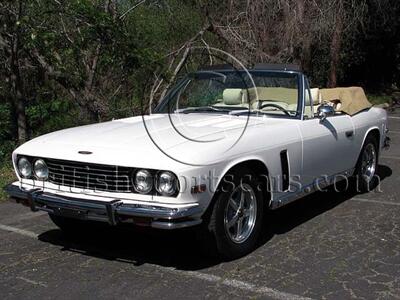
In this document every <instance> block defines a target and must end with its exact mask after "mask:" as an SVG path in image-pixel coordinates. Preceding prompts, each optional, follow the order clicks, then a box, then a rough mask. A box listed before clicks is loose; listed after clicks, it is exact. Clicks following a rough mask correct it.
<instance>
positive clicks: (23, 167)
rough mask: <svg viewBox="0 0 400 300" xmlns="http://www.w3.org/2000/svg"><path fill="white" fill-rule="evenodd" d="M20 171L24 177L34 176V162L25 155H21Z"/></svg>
mask: <svg viewBox="0 0 400 300" xmlns="http://www.w3.org/2000/svg"><path fill="white" fill-rule="evenodd" d="M18 171H19V173H20V174H21V176H22V177H24V178H29V177H31V176H32V164H31V163H30V162H29V160H27V159H26V158H25V157H21V158H20V159H19V160H18Z"/></svg>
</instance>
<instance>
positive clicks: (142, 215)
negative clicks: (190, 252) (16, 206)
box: [4, 184, 202, 229]
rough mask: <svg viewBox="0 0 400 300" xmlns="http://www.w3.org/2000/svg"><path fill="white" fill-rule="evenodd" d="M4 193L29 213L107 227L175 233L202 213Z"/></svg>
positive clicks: (10, 189)
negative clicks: (121, 225)
mask: <svg viewBox="0 0 400 300" xmlns="http://www.w3.org/2000/svg"><path fill="white" fill-rule="evenodd" d="M4 190H5V192H6V193H7V194H8V195H9V196H10V197H11V198H12V199H14V200H15V201H16V202H18V203H21V204H23V205H26V206H29V207H30V208H31V210H32V211H39V210H41V211H45V212H48V213H51V214H55V215H59V216H64V217H69V218H75V219H80V220H92V221H100V222H107V223H109V224H110V225H113V226H115V225H117V224H119V223H123V222H124V223H125V222H128V223H129V222H130V223H134V224H137V225H141V226H150V227H153V228H159V229H177V228H184V227H190V226H195V225H198V224H200V223H201V221H202V220H201V213H202V209H201V208H200V207H199V205H198V204H191V205H176V206H175V207H170V206H169V207H166V206H160V205H149V204H126V203H124V202H123V201H122V200H118V199H116V200H110V201H97V200H87V199H79V198H72V197H67V196H64V195H63V196H61V195H57V194H52V193H48V192H43V191H42V189H32V190H25V189H24V188H22V187H20V186H18V185H16V184H10V185H8V186H6V187H5V189H4Z"/></svg>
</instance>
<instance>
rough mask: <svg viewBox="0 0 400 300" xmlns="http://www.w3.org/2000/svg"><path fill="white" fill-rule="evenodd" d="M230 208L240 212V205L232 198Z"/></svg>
mask: <svg viewBox="0 0 400 300" xmlns="http://www.w3.org/2000/svg"><path fill="white" fill-rule="evenodd" d="M229 206H230V207H231V208H232V209H233V210H234V211H238V210H239V206H238V204H237V203H236V202H235V200H234V199H233V198H232V197H231V198H230V199H229Z"/></svg>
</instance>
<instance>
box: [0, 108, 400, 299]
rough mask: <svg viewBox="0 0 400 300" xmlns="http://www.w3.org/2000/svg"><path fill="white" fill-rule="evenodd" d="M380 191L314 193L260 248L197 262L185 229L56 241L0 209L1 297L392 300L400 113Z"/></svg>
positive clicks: (398, 239)
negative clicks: (224, 259) (234, 256)
mask: <svg viewBox="0 0 400 300" xmlns="http://www.w3.org/2000/svg"><path fill="white" fill-rule="evenodd" d="M390 128H391V134H390V136H391V137H392V148H391V149H390V150H389V151H386V152H384V153H383V157H382V159H381V162H380V163H381V166H380V168H379V173H380V175H381V176H382V179H383V180H382V183H381V192H371V193H369V194H364V195H354V194H351V193H347V194H336V193H332V192H327V193H318V194H315V195H312V196H309V197H307V198H305V199H303V200H300V201H298V202H296V203H294V204H292V205H290V206H288V207H286V208H282V209H280V210H278V211H275V212H274V213H273V214H272V216H271V223H272V224H273V226H272V227H271V229H270V230H269V231H268V232H266V233H265V235H264V237H263V240H262V242H261V243H260V247H259V248H258V249H257V250H256V251H254V252H253V253H252V254H250V255H248V256H246V257H244V258H242V259H239V260H236V261H232V262H219V261H212V260H209V259H205V258H202V257H201V256H200V254H199V252H198V251H197V248H198V247H197V245H196V242H195V240H194V238H193V234H192V232H191V231H179V232H161V233H160V232H158V231H147V230H146V231H143V230H140V229H135V230H131V229H128V228H122V229H119V230H115V229H107V230H106V231H104V232H103V231H102V232H99V233H95V234H92V235H90V236H87V235H82V236H79V237H75V238H70V237H66V236H65V235H63V234H62V233H61V232H60V231H59V230H58V229H57V228H56V227H55V226H54V225H53V224H52V223H51V222H50V221H49V219H48V217H47V215H45V214H43V213H32V212H30V211H29V210H28V209H26V208H24V207H22V206H19V205H16V204H13V203H9V202H6V203H3V204H1V205H0V211H1V216H0V298H1V299H8V298H9V299H15V298H33V299H35V298H36V299H37V298H53V297H57V298H59V299H69V298H77V297H79V298H95V297H96V298H97V297H105V298H141V299H146V298H156V297H157V298H172V299H190V298H205V297H207V298H221V299H225V298H229V299H232V298H240V299H242V298H267V299H287V298H294V299H297V298H298V299H300V298H303V297H307V298H317V299H319V298H329V299H348V298H365V299H375V298H382V299H400V197H399V195H400V179H399V176H398V174H399V172H400V114H398V113H393V114H392V115H391V117H390Z"/></svg>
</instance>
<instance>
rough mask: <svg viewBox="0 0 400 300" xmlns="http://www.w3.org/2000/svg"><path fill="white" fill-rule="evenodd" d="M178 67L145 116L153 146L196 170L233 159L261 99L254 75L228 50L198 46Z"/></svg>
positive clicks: (185, 55)
mask: <svg viewBox="0 0 400 300" xmlns="http://www.w3.org/2000/svg"><path fill="white" fill-rule="evenodd" d="M204 61H208V62H209V63H208V64H207V65H204V64H203V65H202V64H201V62H204ZM215 62H218V64H215ZM179 67H180V69H179V72H175V73H174V74H173V75H172V78H171V82H169V83H168V87H169V89H168V92H167V93H166V94H165V96H164V97H163V99H162V100H161V101H160V103H158V105H157V107H156V109H155V110H153V111H152V109H151V108H152V107H153V106H154V103H152V101H154V100H153V98H151V99H150V103H149V104H148V107H149V108H150V114H148V115H146V114H143V115H142V120H143V125H144V128H145V131H146V133H147V135H148V137H149V138H150V140H151V142H152V143H153V144H154V145H155V146H156V147H157V148H158V149H159V150H160V151H161V152H162V153H163V154H164V155H166V156H167V157H169V158H171V159H173V160H175V161H177V162H179V163H182V164H186V165H191V166H206V165H214V164H218V163H219V162H221V161H224V160H226V158H227V157H229V156H234V155H235V154H236V153H237V151H240V147H241V146H244V145H245V143H246V141H245V133H246V130H247V129H248V128H249V127H251V126H253V125H254V124H252V122H251V118H250V115H251V113H252V112H251V109H252V103H254V102H256V100H257V99H258V94H257V88H256V84H255V82H254V80H253V76H252V74H251V72H250V71H249V70H248V69H247V68H246V67H245V65H244V64H243V63H242V62H240V61H239V60H238V59H237V58H235V57H234V56H233V55H231V54H229V53H227V52H226V51H223V50H221V49H217V48H212V47H199V46H193V47H189V48H188V49H187V51H185V52H184V57H183V58H182V60H181V65H180V66H179ZM250 94H251V95H250ZM236 148H237V149H236Z"/></svg>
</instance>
